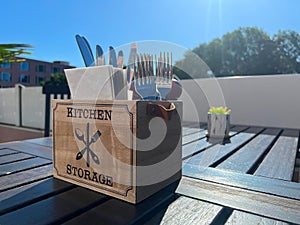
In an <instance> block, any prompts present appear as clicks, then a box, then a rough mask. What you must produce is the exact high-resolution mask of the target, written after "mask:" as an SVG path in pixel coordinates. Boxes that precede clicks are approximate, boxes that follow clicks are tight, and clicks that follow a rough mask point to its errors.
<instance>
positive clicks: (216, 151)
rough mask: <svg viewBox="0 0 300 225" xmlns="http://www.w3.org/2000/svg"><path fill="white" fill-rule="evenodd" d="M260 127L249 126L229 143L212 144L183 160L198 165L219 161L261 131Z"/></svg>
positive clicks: (208, 164) (209, 164) (207, 164)
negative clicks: (248, 128)
mask: <svg viewBox="0 0 300 225" xmlns="http://www.w3.org/2000/svg"><path fill="white" fill-rule="evenodd" d="M262 130H263V129H262V128H250V130H249V132H247V133H244V132H243V133H240V134H238V135H236V136H234V137H232V138H231V139H230V141H231V143H230V144H225V145H219V144H217V145H214V146H212V147H211V148H209V149H206V150H205V151H202V152H200V153H199V154H196V155H194V156H192V157H191V158H188V159H186V160H185V162H188V163H189V164H194V165H199V166H211V165H213V164H215V163H218V162H219V161H222V160H223V158H225V157H227V156H228V155H230V154H231V153H232V152H234V151H235V150H236V149H238V148H239V147H241V146H243V145H244V143H246V142H247V141H249V140H251V138H253V137H254V136H255V135H256V134H257V133H259V132H260V131H262Z"/></svg>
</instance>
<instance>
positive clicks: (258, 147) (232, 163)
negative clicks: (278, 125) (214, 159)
mask: <svg viewBox="0 0 300 225" xmlns="http://www.w3.org/2000/svg"><path fill="white" fill-rule="evenodd" d="M280 131H281V130H280V129H266V130H265V131H264V132H262V133H261V134H259V135H258V136H257V137H255V138H254V139H253V140H252V141H250V142H249V143H248V144H247V145H245V146H244V147H242V148H241V149H240V150H239V151H238V152H236V153H235V154H233V155H232V156H230V157H229V158H228V159H226V160H225V161H224V162H222V163H221V164H219V165H218V166H217V168H219V169H226V170H231V171H235V172H242V173H247V172H249V171H250V170H251V169H252V168H253V167H254V166H255V165H256V164H257V162H259V160H260V158H261V157H262V156H263V154H264V153H265V152H266V151H267V150H268V147H269V146H270V145H271V144H272V142H273V141H274V140H275V138H276V136H277V135H278V134H279V133H280Z"/></svg>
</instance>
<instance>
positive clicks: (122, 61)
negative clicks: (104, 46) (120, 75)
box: [117, 50, 124, 69]
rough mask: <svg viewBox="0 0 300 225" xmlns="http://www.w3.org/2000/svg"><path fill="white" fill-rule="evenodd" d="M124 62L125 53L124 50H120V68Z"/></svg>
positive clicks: (118, 62)
mask: <svg viewBox="0 0 300 225" xmlns="http://www.w3.org/2000/svg"><path fill="white" fill-rule="evenodd" d="M123 63H124V53H123V51H122V50H120V51H119V53H118V61H117V64H118V68H121V69H122V68H123Z"/></svg>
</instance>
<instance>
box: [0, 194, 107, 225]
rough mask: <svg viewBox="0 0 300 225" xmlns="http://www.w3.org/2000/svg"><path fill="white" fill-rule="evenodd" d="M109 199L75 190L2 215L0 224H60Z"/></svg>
mask: <svg viewBox="0 0 300 225" xmlns="http://www.w3.org/2000/svg"><path fill="white" fill-rule="evenodd" d="M107 199H108V198H107V197H106V196H104V195H101V194H99V193H96V192H93V191H89V190H87V189H83V188H75V189H72V190H70V191H67V192H63V193H61V194H58V195H56V196H53V197H50V198H47V199H45V200H42V201H39V202H37V203H34V204H31V205H29V206H26V207H24V208H21V209H19V210H16V211H13V212H11V213H7V214H5V215H2V216H1V217H0V224H5V225H10V224H11V225H12V224H14V225H15V224H18V225H22V224H24V225H28V224H31V225H35V224H36V225H43V224H50V223H52V224H53V223H57V224H59V223H61V222H63V221H64V220H66V219H69V218H70V217H71V218H72V217H75V216H77V215H78V214H80V213H82V212H83V211H86V210H88V209H89V207H93V206H95V205H97V204H100V203H102V202H103V201H105V200H107Z"/></svg>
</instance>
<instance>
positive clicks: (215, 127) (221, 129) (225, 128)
mask: <svg viewBox="0 0 300 225" xmlns="http://www.w3.org/2000/svg"><path fill="white" fill-rule="evenodd" d="M229 127H230V114H211V113H208V123H207V137H208V138H215V139H225V138H229Z"/></svg>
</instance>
